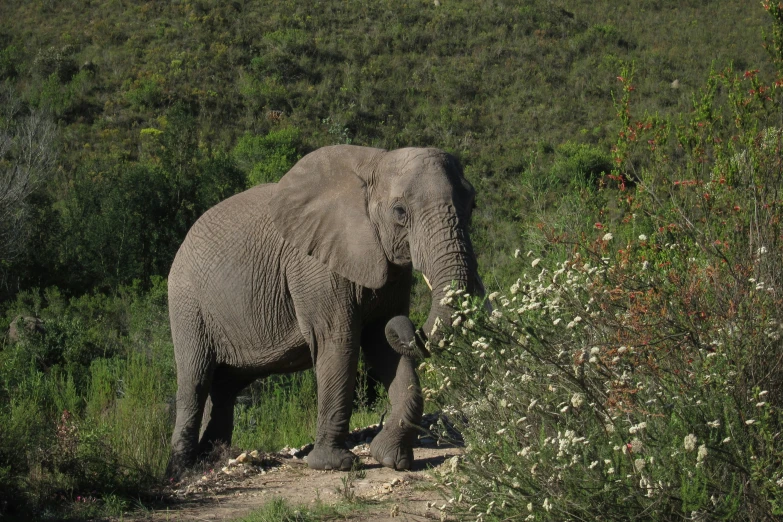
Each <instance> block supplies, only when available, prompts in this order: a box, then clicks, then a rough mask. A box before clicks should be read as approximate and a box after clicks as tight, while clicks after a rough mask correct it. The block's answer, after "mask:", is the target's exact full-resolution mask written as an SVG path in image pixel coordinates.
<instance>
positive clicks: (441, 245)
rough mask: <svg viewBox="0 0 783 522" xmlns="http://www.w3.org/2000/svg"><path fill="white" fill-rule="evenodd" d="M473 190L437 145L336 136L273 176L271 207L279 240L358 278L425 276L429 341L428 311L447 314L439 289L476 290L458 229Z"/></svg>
mask: <svg viewBox="0 0 783 522" xmlns="http://www.w3.org/2000/svg"><path fill="white" fill-rule="evenodd" d="M474 197H475V190H474V189H473V187H472V186H471V184H470V183H469V182H468V181H467V180H466V179H465V177H464V175H463V173H462V169H461V167H460V165H459V163H458V161H457V160H456V158H454V157H453V156H451V155H450V154H447V153H445V152H443V151H441V150H437V149H431V148H405V149H399V150H394V151H385V150H381V149H373V148H366V147H357V146H352V145H337V146H333V147H325V148H323V149H319V150H318V151H316V152H313V153H311V154H309V155H307V156H305V157H304V158H302V160H300V161H299V162H298V163H297V164H296V165H295V166H294V167H293V168H292V169H291V170H290V171H289V172H288V173H287V174H286V175H285V176H283V178H282V179H281V180H280V182H279V183H278V187H277V193H276V197H275V198H274V201H273V202H272V203H271V205H272V207H273V208H272V212H271V215H272V216H274V217H273V219H274V224H275V227H276V228H277V230H278V231H279V232H280V234H281V235H282V236H283V237H284V238H285V239H286V240H287V241H288V242H290V243H292V244H293V245H295V246H296V247H297V248H299V249H300V250H302V251H304V252H305V253H307V254H308V255H311V256H313V257H316V258H317V259H319V260H320V261H322V262H323V263H325V264H326V265H327V266H329V267H330V268H331V269H332V270H333V271H335V272H337V273H338V274H340V275H341V276H343V277H345V278H347V279H349V280H352V281H354V282H356V283H358V284H360V285H362V286H364V287H367V288H371V289H377V288H381V287H383V286H384V285H386V284H387V283H389V282H390V281H393V279H394V277H395V274H396V273H400V271H402V270H409V269H410V268H411V267H412V268H413V269H415V270H418V271H420V272H421V273H422V274H423V275H424V278H425V281H427V282H428V285H430V282H431V286H430V288H431V289H432V307H431V310H430V314H429V317H428V318H427V320H426V322H425V324H424V326H423V331H424V333H425V334H426V335H427V336H429V337H430V340H433V339H432V335H433V327H434V325H435V323H436V320H438V319H440V320H441V321H442V322H443V323H445V324H450V323H451V314H452V312H453V309H452V308H451V307H450V306H449V305H448V304H445V303H446V301H445V300H444V299H443V298H444V297H445V293H446V291H447V289H448V288H449V287H450V286H451V285H452V284H455V285H456V287H457V288H461V289H463V290H465V291H467V292H469V293H471V294H478V295H483V291H484V289H483V286H482V284H481V280H480V278H479V276H478V272H477V264H476V257H475V255H474V252H473V246H472V244H471V241H470V237H469V235H468V225H469V223H470V217H471V213H472V210H473V208H474ZM395 324H396V323H395ZM399 324H400V325H402V324H403V322H402V321H400V322H399ZM408 335H409V334H408V333H406V332H404V331H402V332H399V335H397V338H399V339H407V337H408ZM436 335H437V334H436Z"/></svg>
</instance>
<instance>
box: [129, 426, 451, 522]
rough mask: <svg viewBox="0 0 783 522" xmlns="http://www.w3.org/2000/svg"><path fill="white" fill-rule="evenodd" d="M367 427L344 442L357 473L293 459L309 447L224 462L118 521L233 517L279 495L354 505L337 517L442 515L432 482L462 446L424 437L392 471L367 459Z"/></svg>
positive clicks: (393, 521)
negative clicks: (358, 465) (409, 464)
mask: <svg viewBox="0 0 783 522" xmlns="http://www.w3.org/2000/svg"><path fill="white" fill-rule="evenodd" d="M357 431H361V430H357ZM373 433H374V432H373V429H372V428H365V429H364V430H363V432H361V433H359V434H358V435H357V436H356V437H355V438H357V439H359V440H355V441H354V443H353V444H349V446H353V447H352V451H353V452H354V453H356V454H357V455H358V456H359V457H360V458H361V460H362V464H363V471H360V472H358V473H356V472H339V471H315V470H311V469H310V468H308V467H307V463H306V460H304V459H303V458H299V456H303V454H304V453H306V452H307V451H308V448H303V451H297V450H289V451H284V452H282V453H278V454H272V455H258V456H257V457H256V458H255V459H254V458H252V457H248V460H253V462H252V463H250V462H246V463H244V464H234V465H232V466H227V464H228V462H226V461H222V462H220V463H219V464H218V465H216V467H215V468H214V469H211V470H208V471H207V472H206V473H204V474H196V475H193V476H191V477H189V478H187V479H185V480H183V481H182V482H180V483H176V484H170V485H167V486H166V487H164V488H162V489H161V490H160V492H158V495H157V496H158V497H159V498H160V499H162V500H161V502H160V503H159V504H158V505H157V506H156V507H153V508H151V509H148V510H145V511H136V512H131V513H127V514H125V515H124V516H123V517H122V519H121V520H123V521H206V520H234V519H237V518H241V517H243V516H246V515H248V514H249V513H250V512H252V511H254V510H256V509H259V508H260V507H262V506H263V505H264V504H265V503H267V502H269V501H271V500H273V499H275V498H279V497H282V498H284V499H286V500H288V502H289V504H290V505H291V506H302V507H314V506H315V505H316V503H317V502H319V501H320V502H322V503H324V504H338V503H341V504H343V505H345V504H349V503H351V502H352V504H353V505H354V506H355V507H356V509H355V510H353V511H351V512H350V514H348V515H344V516H341V517H340V518H339V519H340V520H349V521H365V520H366V521H381V522H385V521H389V522H400V521H411V522H413V521H425V520H441V512H440V510H439V509H438V507H439V506H442V505H443V504H444V503H445V502H446V501H445V500H444V499H445V493H444V492H442V491H441V490H440V489H439V488H438V486H437V485H436V480H435V476H437V475H439V474H441V473H448V472H449V471H450V469H451V467H452V465H453V464H455V457H457V458H458V456H459V455H461V453H462V449H461V448H459V447H455V446H440V445H438V444H436V443H435V441H434V440H432V439H430V438H426V437H425V438H423V439H421V441H420V442H421V445H420V447H417V448H415V449H414V459H415V462H414V466H413V468H412V469H411V470H408V471H394V470H391V469H389V468H384V467H382V466H381V465H380V464H378V463H377V462H375V460H374V459H373V458H372V457H370V451H369V445H368V444H367V443H366V442H367V439H369V437H371V436H372V435H373ZM291 454H294V455H297V456H292V455H291ZM220 466H223V467H222V469H219V468H220Z"/></svg>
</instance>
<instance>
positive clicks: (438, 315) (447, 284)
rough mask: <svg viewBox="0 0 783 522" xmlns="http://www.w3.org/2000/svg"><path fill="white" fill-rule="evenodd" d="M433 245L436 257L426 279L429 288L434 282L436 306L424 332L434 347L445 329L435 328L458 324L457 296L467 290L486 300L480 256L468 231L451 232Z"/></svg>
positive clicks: (457, 230) (428, 267)
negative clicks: (477, 255)
mask: <svg viewBox="0 0 783 522" xmlns="http://www.w3.org/2000/svg"><path fill="white" fill-rule="evenodd" d="M432 244H433V247H432V249H433V250H434V252H435V254H434V255H432V256H430V258H429V259H428V262H427V263H426V264H425V266H424V267H423V268H424V270H423V273H424V276H425V279H426V280H427V281H428V284H429V281H431V282H432V286H431V290H432V306H431V308H430V313H429V316H428V317H427V320H426V321H425V323H424V326H423V327H422V330H423V333H424V335H425V336H426V337H427V338H428V340H429V341H430V343H437V342H438V341H440V340H441V339H442V337H443V333H442V329H436V328H435V326H436V323H438V322H439V323H440V324H443V325H451V324H453V322H454V320H455V318H454V317H452V315H453V314H454V311H455V306H456V305H457V303H458V296H457V295H456V294H455V293H454V292H455V291H456V290H463V291H465V292H467V293H469V294H470V295H476V296H483V295H484V285H483V284H482V282H481V278H480V277H479V275H478V271H477V263H476V256H475V255H474V254H473V247H472V245H471V243H470V239H469V237H468V235H467V232H466V231H464V230H462V229H461V228H457V229H456V231H455V229H450V230H449V234H448V235H447V237H445V238H441V240H440V241H438V240H437V239H436V240H434V241H432ZM439 245H440V249H438V246H439ZM439 330H440V331H439Z"/></svg>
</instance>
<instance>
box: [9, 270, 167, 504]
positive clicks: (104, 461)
mask: <svg viewBox="0 0 783 522" xmlns="http://www.w3.org/2000/svg"><path fill="white" fill-rule="evenodd" d="M165 296H166V287H165V280H162V279H156V280H154V281H152V282H151V289H150V291H149V292H145V293H144V294H142V293H141V291H140V287H139V286H134V287H121V288H120V289H119V291H118V293H117V294H116V295H114V296H111V297H109V296H104V295H101V294H96V295H85V296H83V297H80V298H73V299H70V300H67V299H64V298H63V297H62V296H61V295H60V294H59V293H58V292H57V291H56V290H49V291H47V292H45V293H44V294H43V295H41V294H38V293H26V294H21V295H20V296H19V297H18V299H17V301H16V303H15V304H14V305H13V306H12V307H11V308H10V310H9V311H8V312H7V316H6V317H5V319H4V324H7V323H9V322H10V320H11V318H12V317H13V316H15V315H17V314H23V315H36V316H38V317H40V318H41V319H42V320H43V329H44V331H43V332H28V333H26V334H25V335H24V336H23V338H22V339H21V340H20V341H18V342H15V343H7V344H5V346H3V349H2V350H0V433H2V435H3V436H2V437H0V462H3V467H2V473H0V491H2V492H3V498H4V499H6V504H5V505H4V506H3V509H4V510H6V509H8V510H11V511H12V512H13V511H14V510H15V511H16V512H17V513H18V514H27V515H40V514H41V513H43V512H44V510H50V511H51V510H54V511H55V512H60V510H62V509H65V511H64V512H63V513H66V514H68V513H70V514H71V515H79V516H99V515H105V514H110V513H113V514H117V513H116V511H117V510H118V509H121V507H122V505H123V504H124V503H127V499H128V495H130V496H137V495H138V491H139V488H140V487H142V488H143V487H145V485H149V484H151V483H152V482H154V481H155V480H157V478H158V477H160V475H161V474H162V472H163V470H164V468H165V466H166V463H167V458H168V451H169V450H168V439H169V437H170V432H171V422H172V412H171V409H170V405H169V401H170V398H171V397H172V395H173V392H174V387H175V382H174V364H173V357H172V347H171V341H170V334H169V331H168V317H167V313H166V298H165ZM123 498H124V499H125V500H123Z"/></svg>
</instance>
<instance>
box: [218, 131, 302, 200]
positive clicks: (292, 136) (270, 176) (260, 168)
mask: <svg viewBox="0 0 783 522" xmlns="http://www.w3.org/2000/svg"><path fill="white" fill-rule="evenodd" d="M300 146H301V145H300V137H299V131H298V130H297V129H295V128H281V129H277V130H272V131H270V132H269V133H268V134H266V135H265V136H257V135H254V134H251V133H249V132H248V133H246V134H245V135H244V136H242V137H241V138H240V139H239V141H237V144H236V146H235V147H234V149H233V150H232V152H231V155H232V157H233V158H234V159H235V160H236V162H237V166H238V167H239V168H241V169H242V170H245V171H247V172H248V174H247V184H248V186H251V187H252V186H254V185H258V184H261V183H275V182H277V181H278V180H279V179H280V178H281V177H282V176H283V174H285V173H286V172H288V170H289V169H290V168H291V167H293V166H294V164H295V163H296V162H297V161H298V160H299V158H300V157H301V155H300V154H299V153H298V150H299V147H300Z"/></svg>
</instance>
